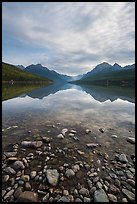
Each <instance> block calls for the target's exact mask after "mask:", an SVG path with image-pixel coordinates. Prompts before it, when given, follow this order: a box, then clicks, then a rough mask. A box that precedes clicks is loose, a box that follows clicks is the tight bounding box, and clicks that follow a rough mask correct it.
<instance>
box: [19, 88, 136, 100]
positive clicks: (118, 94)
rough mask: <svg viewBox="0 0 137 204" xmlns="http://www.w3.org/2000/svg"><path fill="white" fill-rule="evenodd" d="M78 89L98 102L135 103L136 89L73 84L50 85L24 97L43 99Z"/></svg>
mask: <svg viewBox="0 0 137 204" xmlns="http://www.w3.org/2000/svg"><path fill="white" fill-rule="evenodd" d="M72 88H73V89H77V90H81V91H84V92H86V93H87V94H90V95H91V96H92V97H93V98H94V99H95V100H96V101H99V102H105V101H106V100H110V101H111V102H113V101H115V100H117V99H121V100H126V101H129V102H131V103H135V89H133V88H127V87H116V86H113V87H112V86H111V87H110V86H108V87H105V86H86V85H82V86H77V85H71V84H63V85H60V84H59V85H56V84H53V85H50V86H48V87H42V88H38V89H34V90H32V91H31V92H28V93H26V94H24V95H22V97H23V96H26V95H28V96H29V97H31V98H39V99H42V98H44V97H46V96H48V95H50V94H55V93H56V92H58V91H61V90H67V89H72Z"/></svg>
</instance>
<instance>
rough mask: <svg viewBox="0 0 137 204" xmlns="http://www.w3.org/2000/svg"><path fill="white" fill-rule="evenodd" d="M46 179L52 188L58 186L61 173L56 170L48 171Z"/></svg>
mask: <svg viewBox="0 0 137 204" xmlns="http://www.w3.org/2000/svg"><path fill="white" fill-rule="evenodd" d="M46 177H47V180H48V182H49V184H50V185H51V186H56V185H57V183H58V179H59V173H58V171H57V170H56V169H48V170H47V171H46Z"/></svg>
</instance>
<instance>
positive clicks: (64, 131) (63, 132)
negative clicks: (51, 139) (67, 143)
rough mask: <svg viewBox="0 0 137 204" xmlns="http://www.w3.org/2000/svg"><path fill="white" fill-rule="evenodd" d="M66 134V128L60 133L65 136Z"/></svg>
mask: <svg viewBox="0 0 137 204" xmlns="http://www.w3.org/2000/svg"><path fill="white" fill-rule="evenodd" d="M66 132H68V129H67V128H64V129H63V130H61V133H62V134H63V135H64V136H65V134H66Z"/></svg>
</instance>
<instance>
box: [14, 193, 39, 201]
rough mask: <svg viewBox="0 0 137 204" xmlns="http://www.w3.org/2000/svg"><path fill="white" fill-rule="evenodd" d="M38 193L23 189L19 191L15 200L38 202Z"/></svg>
mask: <svg viewBox="0 0 137 204" xmlns="http://www.w3.org/2000/svg"><path fill="white" fill-rule="evenodd" d="M38 201H39V199H38V194H37V193H35V192H31V191H24V192H22V193H20V195H19V197H18V200H17V202H38Z"/></svg>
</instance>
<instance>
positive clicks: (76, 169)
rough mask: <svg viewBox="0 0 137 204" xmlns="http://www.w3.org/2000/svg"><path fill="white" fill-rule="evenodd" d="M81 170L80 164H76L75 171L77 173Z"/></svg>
mask: <svg viewBox="0 0 137 204" xmlns="http://www.w3.org/2000/svg"><path fill="white" fill-rule="evenodd" d="M79 170H80V167H79V165H78V164H76V165H74V166H73V171H74V172H75V173H76V172H77V171H79Z"/></svg>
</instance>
